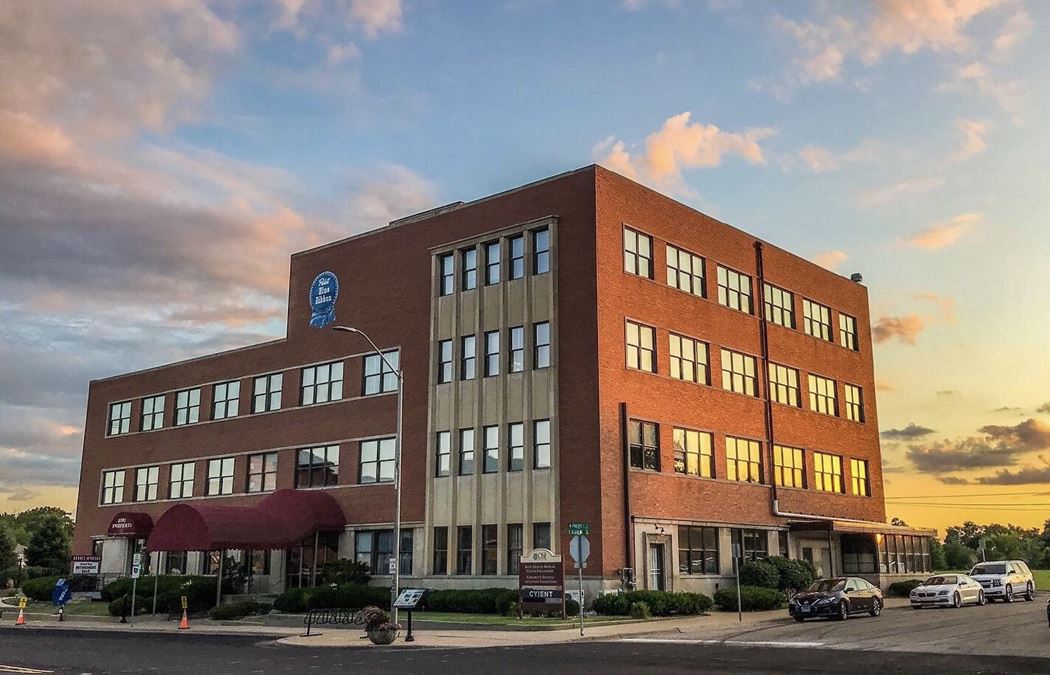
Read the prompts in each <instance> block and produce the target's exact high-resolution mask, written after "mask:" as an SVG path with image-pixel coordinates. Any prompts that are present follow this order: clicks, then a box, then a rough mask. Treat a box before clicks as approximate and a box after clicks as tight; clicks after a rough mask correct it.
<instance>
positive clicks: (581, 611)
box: [577, 562, 583, 636]
mask: <svg viewBox="0 0 1050 675" xmlns="http://www.w3.org/2000/svg"><path fill="white" fill-rule="evenodd" d="M577 565H578V566H579V568H580V635H581V636H582V635H583V563H582V562H581V563H577Z"/></svg>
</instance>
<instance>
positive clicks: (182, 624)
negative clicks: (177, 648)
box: [179, 607, 190, 630]
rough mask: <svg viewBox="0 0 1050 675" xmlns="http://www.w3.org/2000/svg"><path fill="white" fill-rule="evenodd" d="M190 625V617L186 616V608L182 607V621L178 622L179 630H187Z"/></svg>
mask: <svg viewBox="0 0 1050 675" xmlns="http://www.w3.org/2000/svg"><path fill="white" fill-rule="evenodd" d="M189 627H190V618H189V617H188V616H186V608H185V607H183V608H182V621H180V622H179V630H187V629H188V628H189Z"/></svg>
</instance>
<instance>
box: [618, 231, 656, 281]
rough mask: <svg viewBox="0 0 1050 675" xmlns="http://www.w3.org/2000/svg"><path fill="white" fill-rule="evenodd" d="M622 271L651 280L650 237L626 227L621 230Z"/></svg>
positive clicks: (651, 247)
mask: <svg viewBox="0 0 1050 675" xmlns="http://www.w3.org/2000/svg"><path fill="white" fill-rule="evenodd" d="M623 269H624V271H625V272H627V273H629V274H637V275H638V276H640V277H645V278H646V279H652V278H653V240H652V237H650V236H648V235H645V234H642V233H641V232H635V231H634V230H631V229H628V228H626V227H625V228H624V229H623Z"/></svg>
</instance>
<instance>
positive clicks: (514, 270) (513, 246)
mask: <svg viewBox="0 0 1050 675" xmlns="http://www.w3.org/2000/svg"><path fill="white" fill-rule="evenodd" d="M507 243H508V244H510V278H511V279H520V278H522V277H523V276H525V237H524V236H523V235H520V234H519V235H518V236H516V237H511V238H509V239H507Z"/></svg>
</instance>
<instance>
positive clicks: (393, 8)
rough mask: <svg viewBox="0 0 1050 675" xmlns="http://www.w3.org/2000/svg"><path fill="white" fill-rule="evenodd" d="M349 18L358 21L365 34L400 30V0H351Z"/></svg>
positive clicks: (374, 34) (370, 34)
mask: <svg viewBox="0 0 1050 675" xmlns="http://www.w3.org/2000/svg"><path fill="white" fill-rule="evenodd" d="M350 18H351V19H352V20H354V21H356V22H358V23H360V25H361V28H362V30H364V32H365V35H367V36H368V37H370V38H375V37H376V36H378V35H379V34H380V33H383V32H390V33H395V32H398V31H400V30H401V0H351V2H350Z"/></svg>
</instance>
